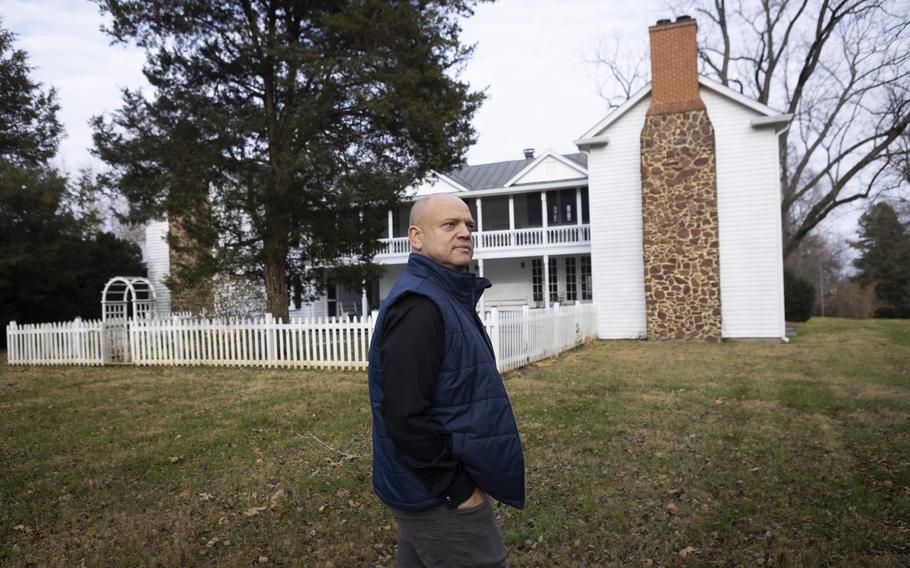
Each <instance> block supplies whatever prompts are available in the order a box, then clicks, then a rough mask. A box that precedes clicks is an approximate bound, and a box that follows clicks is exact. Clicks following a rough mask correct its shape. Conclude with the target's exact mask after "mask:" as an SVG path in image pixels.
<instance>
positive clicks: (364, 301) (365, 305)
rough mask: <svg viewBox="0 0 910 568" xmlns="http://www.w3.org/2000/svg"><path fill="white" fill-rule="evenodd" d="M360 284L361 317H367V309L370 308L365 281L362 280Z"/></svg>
mask: <svg viewBox="0 0 910 568" xmlns="http://www.w3.org/2000/svg"><path fill="white" fill-rule="evenodd" d="M361 282H362V286H361V288H360V290H361V293H362V295H361V296H360V313H361V315H362V316H363V317H367V311H369V309H370V305H369V302H368V301H367V281H366V280H363V281H361Z"/></svg>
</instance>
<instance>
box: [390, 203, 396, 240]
mask: <svg viewBox="0 0 910 568" xmlns="http://www.w3.org/2000/svg"><path fill="white" fill-rule="evenodd" d="M394 234H395V231H394V230H393V229H392V210H391V209H389V238H390V239H391V238H392V235H394Z"/></svg>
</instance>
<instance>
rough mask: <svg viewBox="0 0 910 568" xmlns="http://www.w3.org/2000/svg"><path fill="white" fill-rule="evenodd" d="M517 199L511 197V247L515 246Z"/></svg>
mask: <svg viewBox="0 0 910 568" xmlns="http://www.w3.org/2000/svg"><path fill="white" fill-rule="evenodd" d="M514 233H515V199H514V198H513V197H512V196H511V195H510V196H509V246H510V247H511V246H515V242H514V239H515V234H514Z"/></svg>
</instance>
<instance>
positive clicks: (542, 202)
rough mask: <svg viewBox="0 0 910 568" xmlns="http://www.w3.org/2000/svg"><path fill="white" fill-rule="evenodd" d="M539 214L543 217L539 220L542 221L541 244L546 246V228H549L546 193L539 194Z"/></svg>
mask: <svg viewBox="0 0 910 568" xmlns="http://www.w3.org/2000/svg"><path fill="white" fill-rule="evenodd" d="M540 212H541V213H543V215H541V220H542V221H543V244H547V227H548V226H549V225H548V221H547V217H548V216H549V214H550V212H549V211H547V192H546V191H541V192H540Z"/></svg>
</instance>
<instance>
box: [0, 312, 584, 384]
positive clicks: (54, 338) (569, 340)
mask: <svg viewBox="0 0 910 568" xmlns="http://www.w3.org/2000/svg"><path fill="white" fill-rule="evenodd" d="M374 317H375V314H371V315H369V316H366V317H341V318H313V319H292V320H291V321H290V322H282V321H281V320H276V319H274V318H272V317H271V316H269V315H266V316H265V317H262V318H256V319H242V318H230V319H202V318H192V317H186V316H181V317H175V318H169V319H160V320H156V319H145V320H135V319H131V320H129V322H127V326H126V327H127V333H128V335H129V342H128V349H127V350H126V351H127V355H126V361H127V362H131V363H132V364H135V365H212V366H257V367H307V368H325V369H366V367H367V358H368V355H369V348H370V338H371V336H372V334H373V326H374V323H373V322H374ZM481 321H482V322H483V325H484V328H485V329H486V332H487V334H488V335H489V337H490V340H491V343H492V344H493V350H494V352H495V355H496V361H497V366H498V367H499V369H500V370H501V371H507V370H510V369H515V368H517V367H521V366H522V365H526V364H528V363H531V362H533V361H538V360H540V359H544V358H546V357H551V356H553V355H555V354H557V353H560V352H562V351H565V350H567V349H571V348H572V347H574V346H576V345H579V344H580V343H582V342H584V341H585V339H587V338H589V337H593V335H594V306H593V305H591V304H580V305H574V306H562V307H560V306H558V305H554V306H553V307H552V308H550V309H549V310H547V309H542V308H541V309H530V308H528V307H524V308H521V309H509V310H508V311H504V312H500V311H499V310H497V309H495V308H493V309H491V310H489V311H486V312H485V313H484V314H483V315H482V316H481ZM109 331H110V330H108V329H106V328H105V327H104V326H103V324H102V322H101V321H100V320H93V321H85V322H83V321H79V320H77V321H75V322H63V323H55V324H30V325H16V323H15V322H12V323H10V324H9V325H8V326H7V330H6V335H7V346H8V348H7V355H8V360H9V363H10V364H11V365H28V364H50V365H55V364H75V365H85V364H90V365H100V364H104V363H106V362H110V353H111V352H112V350H111V349H110V348H109V347H108V343H109V342H110V341H111V338H109V337H106V335H107V334H108V332H109Z"/></svg>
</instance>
